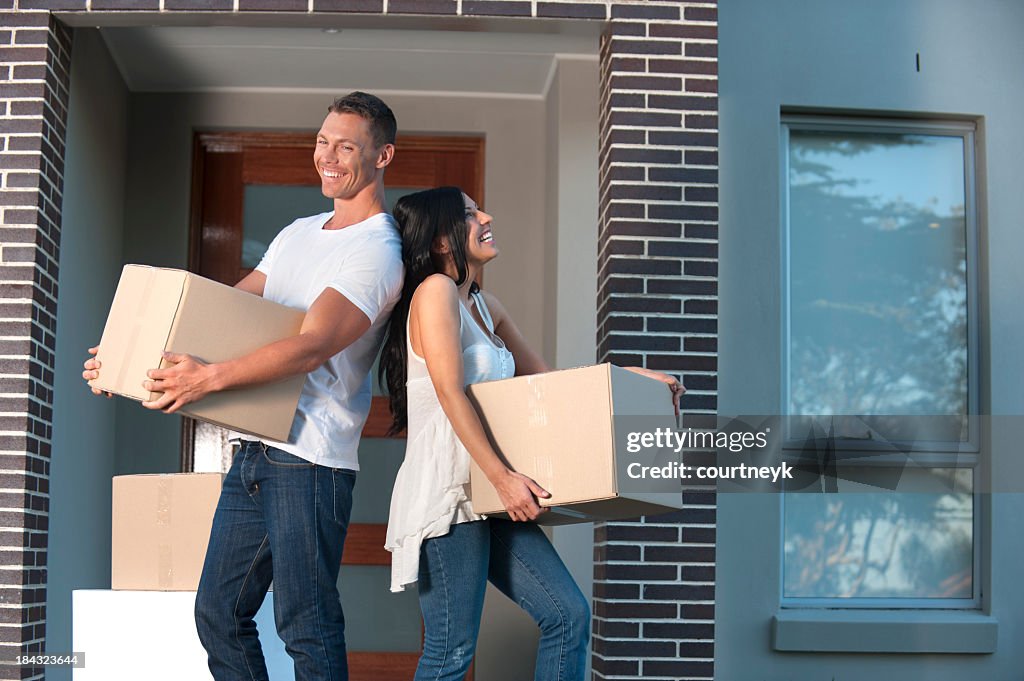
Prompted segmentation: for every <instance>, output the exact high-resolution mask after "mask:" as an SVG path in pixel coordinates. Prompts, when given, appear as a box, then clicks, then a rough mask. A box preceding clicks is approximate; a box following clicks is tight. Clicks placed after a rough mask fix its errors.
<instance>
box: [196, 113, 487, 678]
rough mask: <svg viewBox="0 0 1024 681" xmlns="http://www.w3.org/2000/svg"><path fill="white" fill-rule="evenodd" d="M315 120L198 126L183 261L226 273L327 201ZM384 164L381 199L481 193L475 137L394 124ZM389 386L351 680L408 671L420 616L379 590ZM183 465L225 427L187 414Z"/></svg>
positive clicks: (392, 448) (347, 565)
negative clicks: (447, 188) (396, 133)
mask: <svg viewBox="0 0 1024 681" xmlns="http://www.w3.org/2000/svg"><path fill="white" fill-rule="evenodd" d="M315 138H316V133H315V132H304V133H258V132H210V133H197V134H196V136H195V144H194V156H193V159H194V160H193V181H192V215H191V230H190V234H189V269H190V270H191V271H193V272H197V273H199V274H201V275H203V276H205V277H208V278H210V279H214V280H216V281H220V282H222V283H225V284H230V285H234V284H235V283H236V282H237V281H238V280H239V279H241V278H242V277H244V276H245V275H246V274H248V273H249V272H250V271H252V268H253V267H254V266H255V265H256V264H257V263H258V261H259V259H260V257H261V256H262V254H263V251H264V250H265V249H266V247H267V245H268V244H269V243H270V240H271V239H272V238H273V236H274V235H275V234H276V233H277V231H279V230H280V229H281V228H283V227H285V226H286V225H287V224H288V223H289V222H291V220H293V219H294V218H296V217H300V216H303V215H312V214H315V213H320V212H324V211H328V210H331V207H332V204H331V201H330V200H329V199H325V198H324V197H323V196H322V195H321V194H320V179H319V176H318V175H317V173H316V170H315V169H314V167H313V144H314V141H315ZM395 146H396V149H397V152H396V154H395V158H394V161H393V162H392V163H391V165H390V166H388V169H387V171H386V172H385V188H386V190H387V195H388V201H389V208H390V207H391V206H393V205H394V201H395V200H397V199H398V197H399V196H401V195H403V194H406V193H409V192H411V191H416V190H419V189H425V188H429V187H435V186H439V185H454V186H458V187H461V188H462V189H463V190H464V191H466V192H467V193H469V194H471V195H472V196H473V197H474V198H475V199H476V200H477V201H478V202H479V203H480V204H481V205H483V162H484V157H483V152H484V144H483V139H482V138H479V137H464V136H458V137H456V136H449V137H439V136H429V137H428V136H400V137H399V138H398V140H397V143H396V145H395ZM390 422H391V419H390V414H389V412H388V409H387V398H386V397H383V396H382V395H381V394H380V391H379V390H378V389H377V387H376V386H375V391H374V398H373V407H372V409H371V412H370V417H369V419H368V420H367V423H366V427H365V428H364V429H363V433H362V440H361V442H360V464H361V470H360V472H359V478H358V482H357V485H356V491H355V497H354V498H355V501H354V506H353V510H352V523H351V524H350V526H349V530H348V537H347V539H346V542H345V554H344V557H343V559H342V575H341V578H340V580H339V582H340V583H341V585H342V587H341V593H342V602H343V604H344V607H345V619H346V638H347V639H348V643H349V654H348V656H349V666H350V678H351V679H352V681H371V680H372V681H407V680H408V679H411V678H412V676H413V671H414V670H415V667H416V661H417V659H418V657H419V647H420V645H421V644H422V625H421V622H420V619H419V609H418V605H417V603H416V599H415V592H414V591H411V592H407V593H403V594H399V595H394V594H390V593H388V589H387V585H388V583H389V573H390V563H391V561H390V554H388V553H387V551H385V550H384V535H385V530H386V523H387V511H388V505H389V504H388V501H389V500H390V497H391V485H392V482H393V481H394V475H395V473H396V472H397V469H398V466H399V465H400V464H401V460H402V456H403V454H404V449H405V447H404V441H402V440H400V439H388V438H386V432H387V429H388V426H389V425H390ZM182 442H183V450H184V451H183V453H182V470H185V471H192V470H226V469H227V467H228V466H229V465H230V459H231V452H230V446H229V445H228V443H227V436H226V432H225V431H223V430H222V429H220V428H216V427H214V426H210V425H208V424H203V423H199V422H196V421H192V420H191V419H184V426H183V437H182Z"/></svg>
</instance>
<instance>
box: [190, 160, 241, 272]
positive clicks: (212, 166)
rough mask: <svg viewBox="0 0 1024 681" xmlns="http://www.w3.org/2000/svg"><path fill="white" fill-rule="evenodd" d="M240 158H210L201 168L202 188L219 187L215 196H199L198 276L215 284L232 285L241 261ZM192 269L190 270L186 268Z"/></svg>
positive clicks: (204, 194) (208, 194)
mask: <svg viewBox="0 0 1024 681" xmlns="http://www.w3.org/2000/svg"><path fill="white" fill-rule="evenodd" d="M242 164H243V158H242V154H240V153H236V152H231V153H221V154H211V155H210V156H209V157H208V158H207V159H206V163H205V164H204V166H203V182H204V184H205V185H206V186H208V187H209V186H217V187H222V189H221V190H219V192H217V193H211V192H203V198H202V223H201V228H200V240H201V243H202V248H200V249H199V263H198V265H199V272H200V273H201V274H202V275H203V276H204V277H208V278H210V279H214V280H216V281H220V282H224V283H228V282H230V284H231V285H234V284H235V283H236V282H234V281H231V279H232V278H233V277H234V276H235V275H236V274H237V273H238V263H239V262H240V261H241V259H242V231H241V230H240V229H238V225H241V224H242V201H243V192H244V191H245V188H244V186H243V185H242V183H241V181H240V180H241V177H242ZM189 269H192V268H189Z"/></svg>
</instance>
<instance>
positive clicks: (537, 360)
mask: <svg viewBox="0 0 1024 681" xmlns="http://www.w3.org/2000/svg"><path fill="white" fill-rule="evenodd" d="M481 293H483V296H484V302H485V303H487V309H488V310H490V312H491V320H492V321H493V322H494V335H496V336H497V337H498V338H500V339H501V341H502V342H503V343H504V344H505V347H507V348H508V349H509V351H510V352H511V353H512V357H514V358H515V360H516V376H529V375H530V374H542V373H544V372H545V371H551V367H549V366H548V363H547V362H545V361H544V358H543V357H541V356H540V354H538V353H537V352H535V351H534V350H533V348H531V347H530V346H529V344H528V343H527V342H526V339H525V338H523V334H522V333H521V332H520V331H519V327H517V326H516V323H515V322H513V321H512V318H511V317H510V316H509V314H508V311H507V310H505V306H504V305H502V304H501V301H499V300H498V299H497V298H495V297H494V296H492V295H491V294H490V293H487V292H485V291H482V292H481Z"/></svg>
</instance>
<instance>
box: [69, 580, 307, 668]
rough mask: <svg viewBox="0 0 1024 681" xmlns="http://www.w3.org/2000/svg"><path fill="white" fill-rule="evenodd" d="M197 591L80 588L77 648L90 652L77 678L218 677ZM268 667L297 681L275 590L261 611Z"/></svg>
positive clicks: (75, 613) (75, 602) (75, 610)
mask: <svg viewBox="0 0 1024 681" xmlns="http://www.w3.org/2000/svg"><path fill="white" fill-rule="evenodd" d="M195 602H196V594H195V592H194V591H109V590H79V591H75V592H74V593H73V594H72V641H73V644H72V649H73V650H75V651H77V652H83V653H85V667H84V668H81V669H75V670H74V671H73V673H72V678H74V680H75V681H138V680H139V679H146V680H147V681H182V680H183V679H189V681H192V680H194V681H212V677H211V676H210V671H209V668H208V667H207V666H206V651H205V650H203V647H202V645H201V644H200V643H199V635H198V634H197V633H196V623H195V616H194V614H193V609H194V607H195ZM256 624H257V626H258V627H259V632H260V642H261V644H262V645H263V656H264V657H265V658H266V660H267V671H268V672H269V673H270V678H271V679H273V680H274V681H294V680H295V671H294V668H293V666H292V660H291V658H290V657H288V654H287V653H286V652H285V650H284V643H283V642H282V641H281V639H280V638H278V636H277V631H276V629H275V627H274V594H273V592H270V593H268V594H267V599H266V600H265V601H264V603H263V607H262V608H261V609H260V611H259V614H257V615H256Z"/></svg>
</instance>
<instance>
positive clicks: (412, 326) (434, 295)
mask: <svg viewBox="0 0 1024 681" xmlns="http://www.w3.org/2000/svg"><path fill="white" fill-rule="evenodd" d="M460 319H461V316H460V314H459V299H458V290H457V289H456V287H455V282H453V281H452V280H451V279H450V278H449V277H446V276H444V275H432V276H430V277H427V279H426V280H424V282H423V283H422V284H420V286H419V288H417V289H416V293H415V294H413V298H412V302H411V304H410V312H409V333H410V341H411V343H412V345H413V350H417V348H416V346H417V345H419V349H418V354H419V355H420V356H421V357H423V359H424V360H425V361H426V363H427V372H428V373H429V374H430V380H431V382H432V383H433V384H434V391H435V392H436V393H437V399H438V401H439V402H440V403H441V409H443V410H444V413H445V416H447V417H448V420H449V421H450V422H451V424H452V429H453V430H454V431H455V434H456V435H457V436H458V438H459V440H460V441H461V442H462V444H463V446H465V448H466V450H467V451H468V452H469V455H470V456H472V457H473V460H474V461H476V463H477V465H478V466H480V468H481V470H483V472H484V474H485V475H486V476H487V479H488V480H490V482H491V484H492V485H494V488H495V489H496V490H497V491H498V496H499V497H500V498H501V501H502V503H503V504H504V505H505V510H506V511H507V512H508V514H509V517H511V518H512V519H513V520H534V519H536V518H537V516H538V515H540V513H541V508H540V506H539V505H538V504H537V500H536V499H535V497H534V495H536V496H538V497H549V496H551V495H550V494H548V493H547V492H546V491H545V490H544V489H543V488H542V487H541V486H540V485H538V484H537V483H536V482H534V481H533V480H531V479H530V478H528V477H526V476H525V475H522V474H520V473H516V472H515V471H512V470H510V469H509V468H508V466H506V465H505V464H504V463H503V462H502V460H501V459H500V458H499V457H498V455H497V453H496V452H495V451H494V448H493V447H491V443H490V441H489V440H488V439H487V434H486V433H485V432H484V428H483V425H482V424H481V423H480V417H479V416H478V415H477V413H476V409H474V408H473V404H472V403H471V402H470V401H469V398H468V397H467V396H466V389H465V382H464V368H463V365H462V343H461V338H460V329H459V326H460Z"/></svg>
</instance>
